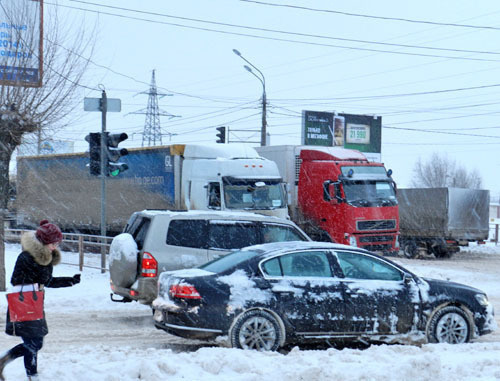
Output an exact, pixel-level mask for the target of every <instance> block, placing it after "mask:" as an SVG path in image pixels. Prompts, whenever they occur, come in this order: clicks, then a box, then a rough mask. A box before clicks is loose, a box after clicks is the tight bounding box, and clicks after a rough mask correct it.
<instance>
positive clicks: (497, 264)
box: [0, 244, 500, 381]
mask: <svg viewBox="0 0 500 381" xmlns="http://www.w3.org/2000/svg"><path fill="white" fill-rule="evenodd" d="M19 252H20V246H19V245H12V244H7V246H6V267H7V278H8V279H10V274H11V273H12V268H13V265H14V261H15V259H16V257H17V254H18V253H19ZM88 258H90V259H89V261H90V262H91V263H92V262H93V263H94V264H95V265H96V266H98V264H99V258H98V257H92V256H91V255H89V256H88ZM63 259H64V261H65V262H67V263H68V262H71V263H76V261H77V256H76V254H73V253H63ZM397 261H398V262H400V263H402V264H403V265H404V266H406V267H407V268H409V269H410V270H412V271H414V272H415V273H417V274H419V275H423V276H430V277H434V278H441V279H452V280H454V281H458V282H461V283H466V284H469V285H472V286H475V287H477V288H480V289H482V290H484V291H486V292H487V293H488V296H489V298H490V300H491V301H492V303H493V305H494V306H495V310H496V311H497V322H498V323H499V325H500V287H499V285H500V279H499V274H500V246H498V247H495V246H481V247H478V246H475V247H471V248H468V249H467V250H465V251H463V252H461V253H458V254H456V255H455V256H454V257H453V258H452V259H449V260H408V259H398V260H397ZM77 270H78V268H77V267H76V266H71V265H66V264H62V265H59V266H57V267H56V268H55V273H54V275H56V276H64V275H73V274H74V273H76V272H78V271H77ZM109 292H110V289H109V275H108V274H101V273H100V271H99V270H96V269H89V268H85V269H84V271H83V273H82V283H81V284H79V285H76V286H75V287H72V288H66V289H48V290H47V293H46V308H45V309H46V314H47V320H48V323H49V330H50V333H49V335H48V336H47V337H46V340H45V345H44V348H43V349H42V351H41V352H40V354H39V372H40V377H41V379H42V380H51V381H52V380H54V381H56V380H72V381H89V380H92V381H100V380H103V381H128V380H151V381H153V380H155V381H156V380H189V381H191V380H207V381H208V380H218V381H219V380H236V379H237V380H239V381H246V380H249V381H250V380H259V381H262V380H273V381H280V380H287V381H293V380H308V381H319V380H336V381H341V380H384V381H385V380H398V381H401V380H436V379H454V380H500V332H499V331H497V332H495V333H493V334H490V335H486V336H483V337H481V338H480V339H479V340H477V341H476V342H474V343H471V344H465V345H453V346H452V345H443V344H429V345H424V346H422V347H417V346H409V345H406V346H403V345H390V346H389V345H380V346H376V345H374V346H371V347H369V348H368V349H364V350H360V349H342V350H337V349H332V348H330V349H325V350H300V349H298V348H294V349H292V350H291V351H290V352H289V353H286V354H283V353H258V352H252V351H241V350H236V349H229V348H221V347H214V346H211V345H209V344H205V343H201V342H196V341H187V340H183V339H180V338H176V337H174V336H171V335H168V334H166V333H164V332H163V331H159V330H157V329H155V328H154V326H153V323H152V316H151V311H150V309H149V308H148V307H145V306H142V305H138V304H136V303H127V304H121V303H113V302H111V301H110V299H109ZM0 294H3V293H0ZM0 311H2V312H1V314H0V325H1V326H2V327H3V326H5V311H6V299H5V298H4V297H3V296H0ZM19 341H20V340H19V339H18V338H14V337H10V336H7V335H5V334H4V335H1V334H0V351H4V350H7V349H8V348H10V347H11V346H14V345H16V344H17V343H19ZM4 375H5V376H6V379H7V380H16V381H17V380H22V379H24V367H23V363H22V360H21V359H18V360H16V361H15V362H13V363H11V364H9V365H8V366H7V368H6V369H5V372H4Z"/></svg>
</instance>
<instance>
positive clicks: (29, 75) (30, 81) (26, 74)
mask: <svg viewBox="0 0 500 381" xmlns="http://www.w3.org/2000/svg"><path fill="white" fill-rule="evenodd" d="M42 36H43V0H0V84H3V85H8V86H24V87H40V86H41V85H42V63H43V48H42V45H43V44H42V41H43V38H42Z"/></svg>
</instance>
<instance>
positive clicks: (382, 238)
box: [359, 235, 394, 243]
mask: <svg viewBox="0 0 500 381" xmlns="http://www.w3.org/2000/svg"><path fill="white" fill-rule="evenodd" d="M393 239H394V237H393V236H392V235H373V236H363V237H359V242H361V243H366V242H388V241H389V242H392V241H393Z"/></svg>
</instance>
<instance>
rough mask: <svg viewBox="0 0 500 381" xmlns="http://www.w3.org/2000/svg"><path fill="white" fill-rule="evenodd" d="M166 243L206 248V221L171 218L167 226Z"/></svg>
mask: <svg viewBox="0 0 500 381" xmlns="http://www.w3.org/2000/svg"><path fill="white" fill-rule="evenodd" d="M167 245H172V246H184V247H193V248H197V249H206V248H207V221H205V220H172V221H170V224H169V226H168V233H167Z"/></svg>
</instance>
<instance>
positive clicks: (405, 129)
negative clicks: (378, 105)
mask: <svg viewBox="0 0 500 381" xmlns="http://www.w3.org/2000/svg"><path fill="white" fill-rule="evenodd" d="M382 128H384V129H392V130H404V131H413V132H429V133H433V134H444V135H461V136H475V137H479V138H493V139H500V136H494V135H478V134H467V133H464V132H450V131H436V130H428V129H420V128H405V127H393V126H388V125H384V126H382Z"/></svg>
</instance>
